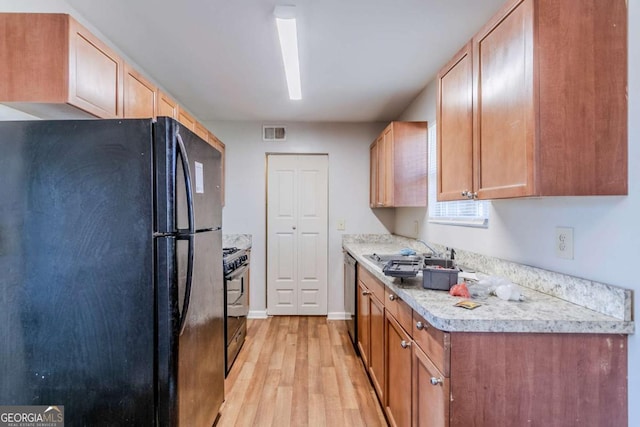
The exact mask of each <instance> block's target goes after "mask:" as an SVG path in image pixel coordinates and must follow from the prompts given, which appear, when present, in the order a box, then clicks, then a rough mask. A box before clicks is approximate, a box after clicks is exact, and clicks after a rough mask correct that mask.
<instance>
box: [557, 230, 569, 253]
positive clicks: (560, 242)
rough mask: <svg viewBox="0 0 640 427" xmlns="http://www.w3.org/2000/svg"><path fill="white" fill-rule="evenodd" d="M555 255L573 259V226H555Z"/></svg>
mask: <svg viewBox="0 0 640 427" xmlns="http://www.w3.org/2000/svg"><path fill="white" fill-rule="evenodd" d="M556 256H557V257H558V258H563V259H573V228H571V227H556Z"/></svg>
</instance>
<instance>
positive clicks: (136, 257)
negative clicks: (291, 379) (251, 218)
mask: <svg viewBox="0 0 640 427" xmlns="http://www.w3.org/2000/svg"><path fill="white" fill-rule="evenodd" d="M220 186H221V155H220V153H219V152H218V151H217V150H216V149H215V148H213V147H211V146H210V145H209V144H207V143H206V142H205V141H203V140H202V139H200V138H199V137H197V136H196V135H195V134H193V133H192V132H191V131H189V130H188V129H186V128H184V127H183V126H181V125H180V124H179V123H177V122H176V121H174V120H172V119H168V118H158V120H157V121H152V120H81V121H29V122H0V343H1V344H0V405H63V406H64V416H65V422H66V425H68V426H76V425H78V426H100V425H110V426H111V425H131V426H134V425H135V426H151V425H161V426H174V425H180V426H211V425H212V424H213V423H214V422H215V420H216V417H217V415H218V411H219V408H220V405H221V403H222V401H223V399H224V349H225V345H224V335H223V333H224V332H223V308H224V307H223V301H224V295H223V273H222V237H221V233H222V231H221V217H222V212H221V188H220Z"/></svg>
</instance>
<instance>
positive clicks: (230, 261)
mask: <svg viewBox="0 0 640 427" xmlns="http://www.w3.org/2000/svg"><path fill="white" fill-rule="evenodd" d="M245 264H249V252H248V251H247V250H246V249H240V248H237V247H235V246H234V247H231V248H222V265H223V267H224V275H225V276H226V275H228V274H229V273H232V272H233V271H234V270H237V269H239V268H241V267H242V266H243V265H245Z"/></svg>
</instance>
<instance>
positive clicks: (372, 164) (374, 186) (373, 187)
mask: <svg viewBox="0 0 640 427" xmlns="http://www.w3.org/2000/svg"><path fill="white" fill-rule="evenodd" d="M369 206H370V207H372V208H375V207H377V206H378V144H377V141H374V143H373V144H371V147H369Z"/></svg>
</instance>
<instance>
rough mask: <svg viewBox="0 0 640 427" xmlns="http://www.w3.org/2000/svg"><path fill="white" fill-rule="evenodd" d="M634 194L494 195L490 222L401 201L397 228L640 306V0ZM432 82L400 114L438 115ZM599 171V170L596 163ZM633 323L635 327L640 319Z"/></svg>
mask: <svg viewBox="0 0 640 427" xmlns="http://www.w3.org/2000/svg"><path fill="white" fill-rule="evenodd" d="M628 6H629V195H628V196H625V197H554V198H539V199H526V200H501V201H494V202H492V207H491V210H490V219H489V228H488V229H474V228H467V227H456V226H445V225H437V224H429V223H428V222H427V216H426V210H425V209H397V212H396V223H395V227H394V230H395V232H396V233H398V234H403V235H407V236H412V235H413V225H412V224H413V221H414V220H418V221H420V223H421V224H422V228H421V230H422V231H421V233H420V234H421V237H422V238H424V239H427V240H429V241H432V242H435V243H440V244H443V245H446V246H452V247H459V248H463V249H466V250H470V251H473V252H478V253H481V254H485V255H489V256H494V257H498V258H503V259H507V260H511V261H515V262H519V263H522V264H527V265H532V266H536V267H541V268H545V269H548V270H553V271H558V272H562V273H566V274H570V275H573V276H578V277H583V278H587V279H593V280H596V281H601V282H605V283H610V284H613V285H616V286H620V287H624V288H629V289H633V290H634V294H635V297H634V298H635V301H634V306H635V307H639V306H640V300H639V298H638V293H640V280H638V278H637V277H638V275H637V273H636V271H637V265H636V263H637V262H638V261H639V260H640V122H639V121H638V120H637V118H638V117H640V0H629V3H628ZM435 89H436V86H435V83H431V84H430V85H428V86H427V88H426V89H425V90H424V91H423V92H422V93H421V94H420V95H419V96H418V97H417V98H416V100H415V101H414V102H413V103H412V104H411V105H410V106H409V107H408V108H407V109H406V111H405V112H404V113H403V114H402V117H401V119H402V120H428V121H434V120H435ZM594 173H595V171H594ZM556 226H568V227H573V229H574V240H575V242H574V259H573V260H563V259H559V258H556V257H555V252H554V237H555V227H556ZM636 329H638V328H637V327H636ZM634 402H635V403H637V402H640V339H639V337H638V334H635V335H631V336H629V425H631V426H638V425H640V407H638V405H637V404H634Z"/></svg>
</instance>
